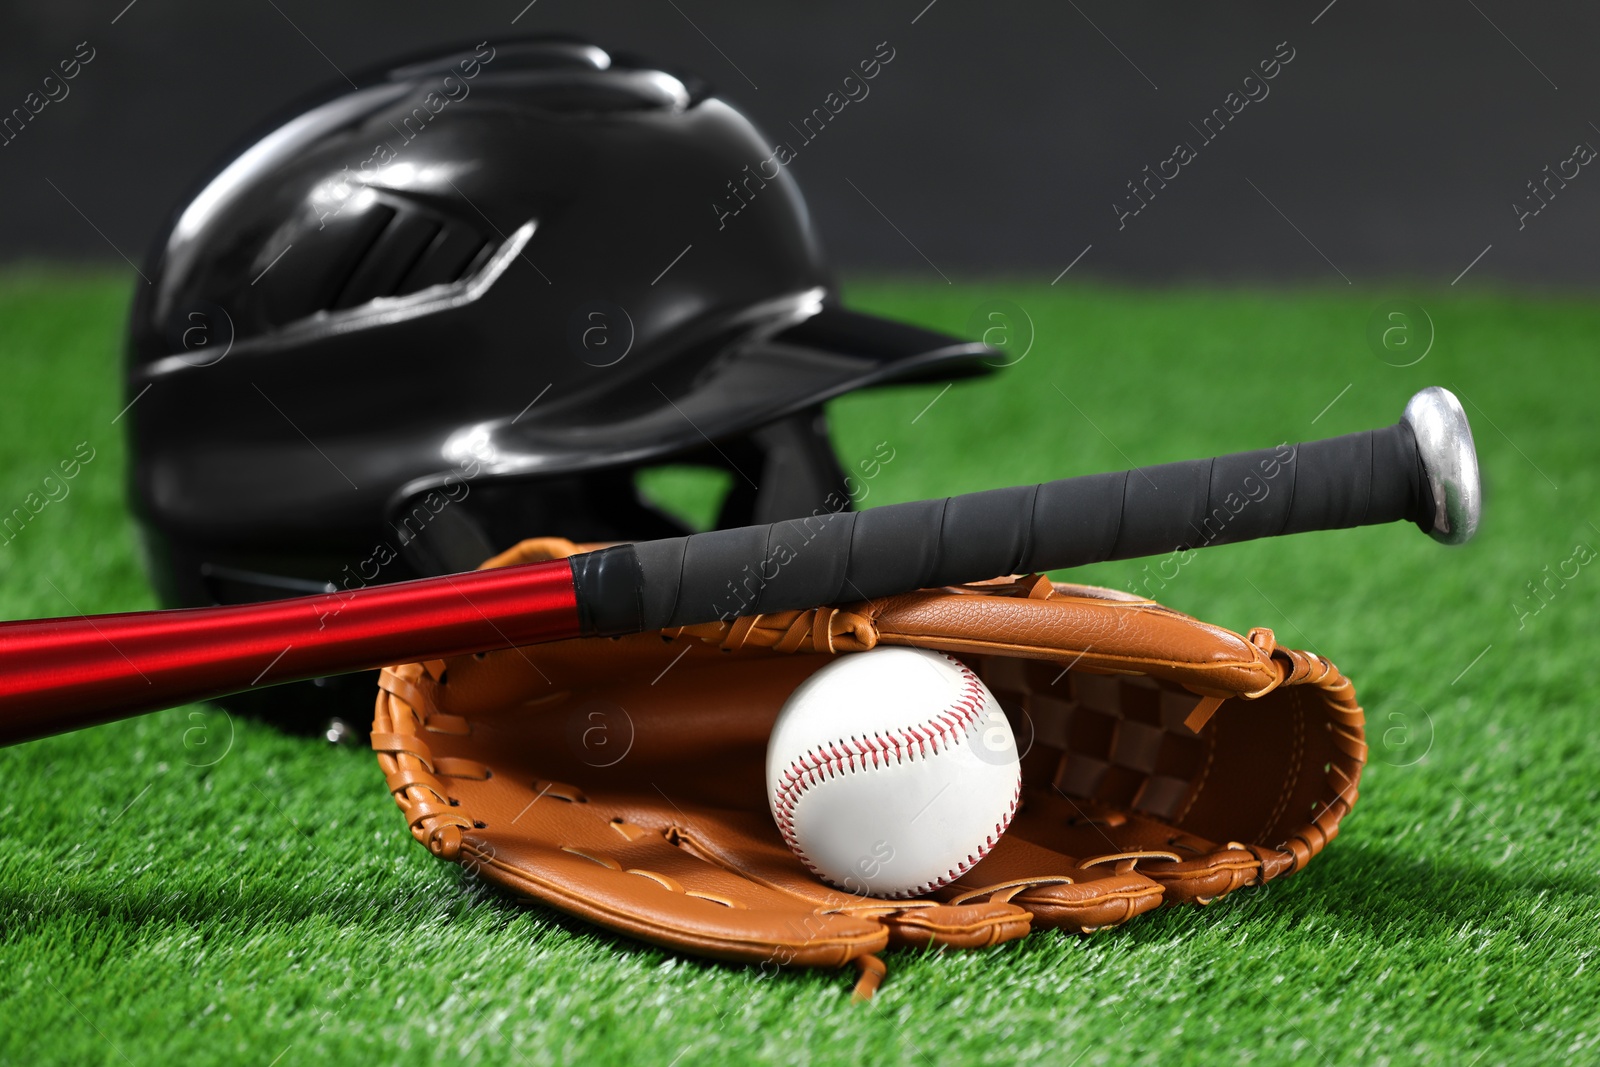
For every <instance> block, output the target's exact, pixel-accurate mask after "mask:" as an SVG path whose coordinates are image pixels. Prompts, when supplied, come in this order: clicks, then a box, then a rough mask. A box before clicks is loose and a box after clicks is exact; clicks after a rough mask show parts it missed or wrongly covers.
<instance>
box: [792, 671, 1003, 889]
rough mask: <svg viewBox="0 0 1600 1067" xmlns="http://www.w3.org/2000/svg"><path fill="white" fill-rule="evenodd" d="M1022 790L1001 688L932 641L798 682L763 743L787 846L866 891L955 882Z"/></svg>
mask: <svg viewBox="0 0 1600 1067" xmlns="http://www.w3.org/2000/svg"><path fill="white" fill-rule="evenodd" d="M1021 787H1022V768H1021V765H1020V764H1019V763H1018V760H1017V742H1016V738H1015V737H1014V736H1012V733H1011V724H1010V723H1008V722H1007V721H1006V716H1005V712H1003V711H1002V710H1001V709H1000V704H999V702H998V701H997V700H995V698H994V694H993V693H991V692H989V688H988V686H986V685H984V684H983V682H982V681H981V680H980V679H979V678H978V676H977V675H975V674H973V673H972V671H970V670H968V669H967V667H966V665H965V664H963V663H960V662H959V661H957V660H955V659H953V658H951V657H950V656H947V655H944V654H943V653H940V652H929V651H927V650H925V649H915V648H878V649H873V650H872V651H870V652H859V653H856V654H854V655H847V656H840V657H839V658H838V659H837V660H835V661H834V662H833V663H830V664H828V665H827V666H826V667H824V668H822V669H821V670H820V671H818V672H817V673H816V674H813V675H812V676H811V677H810V678H807V679H806V680H805V681H804V682H803V683H801V684H800V686H799V687H798V688H796V689H795V691H794V693H793V694H792V695H791V696H790V697H789V700H788V702H787V703H785V704H784V706H783V710H782V711H781V712H779V713H778V720H777V722H776V723H775V724H774V725H773V727H772V736H771V739H770V740H769V741H768V742H767V799H768V801H769V803H770V804H771V807H772V817H773V818H774V819H775V820H776V821H777V823H778V829H779V830H780V831H782V833H783V838H784V840H785V841H787V842H788V844H789V847H790V848H791V849H793V850H794V853H795V855H797V856H798V857H800V860H801V861H802V862H803V863H804V864H805V865H806V867H807V868H808V869H809V870H810V871H811V872H812V873H813V874H815V875H816V876H817V877H819V878H821V879H823V880H824V881H827V882H830V883H832V884H833V885H836V886H838V887H839V888H841V889H845V890H848V891H850V892H852V893H859V894H861V895H864V896H873V897H912V896H921V895H922V894H924V893H931V892H932V891H933V890H935V889H938V888H940V887H941V886H945V885H948V884H950V883H951V882H954V881H955V880H956V879H958V878H960V877H961V876H962V875H963V874H965V873H966V872H967V870H968V869H969V868H971V867H972V866H973V865H974V864H976V863H977V862H978V861H979V860H980V859H982V858H983V857H984V855H985V854H986V853H987V852H988V851H989V850H990V849H991V848H993V847H994V844H995V842H996V841H998V840H999V839H1000V835H1001V834H1003V833H1005V829H1006V827H1007V826H1008V825H1010V823H1011V816H1012V815H1013V814H1014V813H1015V812H1016V810H1017V799H1018V796H1019V795H1020V791H1021Z"/></svg>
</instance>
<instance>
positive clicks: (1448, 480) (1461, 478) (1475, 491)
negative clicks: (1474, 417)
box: [1400, 385, 1483, 545]
mask: <svg viewBox="0 0 1600 1067" xmlns="http://www.w3.org/2000/svg"><path fill="white" fill-rule="evenodd" d="M1400 421H1401V422H1403V423H1405V424H1406V425H1407V426H1410V427H1411V432H1412V434H1414V435H1415V436H1416V439H1417V454H1418V455H1419V456H1420V457H1421V458H1422V469H1423V471H1425V472H1426V473H1427V476H1428V486H1429V488H1431V489H1432V490H1433V507H1434V512H1433V528H1432V529H1430V530H1429V531H1428V534H1429V536H1431V537H1432V538H1433V539H1434V540H1435V541H1440V542H1443V543H1444V544H1447V545H1459V544H1462V543H1464V542H1466V541H1468V540H1470V539H1471V537H1472V535H1473V534H1475V533H1477V532H1478V519H1479V517H1480V516H1481V515H1482V513H1483V487H1482V486H1481V485H1480V484H1479V481H1478V453H1477V450H1476V449H1475V448H1474V447H1473V445H1472V427H1471V426H1469V425H1467V413H1466V412H1465V411H1463V410H1461V401H1459V400H1457V399H1456V395H1455V394H1454V393H1452V392H1451V391H1450V390H1448V389H1445V388H1442V387H1441V386H1437V385H1430V386H1429V387H1428V388H1426V389H1424V390H1422V392H1420V393H1418V394H1417V395H1416V396H1414V397H1412V398H1411V401H1410V402H1409V403H1408V404H1406V410H1405V414H1404V415H1402V416H1400Z"/></svg>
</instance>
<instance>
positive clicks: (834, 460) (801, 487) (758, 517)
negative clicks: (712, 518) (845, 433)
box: [717, 406, 850, 528]
mask: <svg viewBox="0 0 1600 1067" xmlns="http://www.w3.org/2000/svg"><path fill="white" fill-rule="evenodd" d="M748 441H749V444H750V446H751V447H750V449H749V451H750V452H753V453H755V454H756V455H757V456H758V457H759V460H758V462H759V464H760V467H759V469H760V473H759V475H757V476H756V477H757V481H756V482H755V484H753V485H752V484H751V483H750V482H748V481H746V480H745V479H743V478H735V480H734V484H733V487H732V489H731V490H730V491H729V493H728V496H727V499H726V500H724V501H723V505H722V512H721V514H720V515H718V516H717V525H718V527H721V528H727V527H730V526H748V525H755V524H765V523H769V522H780V521H782V520H784V519H803V518H805V517H806V516H808V515H822V514H827V513H828V512H833V511H849V510H850V494H849V493H848V492H847V490H846V488H845V477H844V470H843V468H841V467H840V466H839V457H838V456H836V455H834V452H833V443H832V442H831V441H830V440H829V438H828V419H827V416H826V415H825V414H823V411H822V408H821V407H820V406H817V407H811V408H806V409H804V410H802V411H798V412H796V413H795V414H793V415H790V416H788V417H787V418H783V419H778V420H776V421H775V422H769V423H767V424H766V425H764V426H761V427H759V428H757V429H755V430H753V431H751V433H750V435H749V438H748ZM735 473H736V474H737V473H738V472H737V471H736V472H735ZM750 473H752V474H754V473H755V472H754V471H751V472H750Z"/></svg>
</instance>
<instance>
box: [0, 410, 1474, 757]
mask: <svg viewBox="0 0 1600 1067" xmlns="http://www.w3.org/2000/svg"><path fill="white" fill-rule="evenodd" d="M1480 509H1481V493H1480V489H1479V481H1478V461H1477V455H1476V453H1475V452H1474V450H1473V444H1472V431H1471V429H1470V427H1469V426H1468V424H1467V419H1466V414H1465V413H1464V412H1463V411H1462V409H1461V405H1460V403H1459V402H1458V401H1457V400H1456V398H1455V397H1454V396H1453V395H1452V394H1451V393H1450V392H1448V391H1447V390H1445V389H1441V388H1439V387H1432V388H1429V389H1425V390H1423V391H1422V392H1420V393H1418V394H1417V395H1416V396H1414V397H1412V399H1411V402H1410V403H1409V404H1408V405H1407V406H1406V409H1405V414H1404V416H1403V417H1402V418H1401V420H1400V422H1398V423H1396V424H1395V425H1393V426H1390V427H1387V428H1385V429H1381V430H1369V431H1364V432H1362V433H1353V434H1347V435H1345V436H1343V437H1335V438H1330V439H1327V440H1322V441H1313V442H1308V443H1304V444H1300V445H1297V446H1295V447H1293V448H1289V447H1288V446H1283V447H1280V448H1279V449H1266V450H1262V451H1258V452H1241V453H1236V454H1234V455H1228V456H1221V457H1218V458H1216V459H1208V460H1195V461H1189V462H1182V463H1167V464H1162V465H1159V466H1153V467H1145V468H1141V469H1138V470H1133V471H1122V472H1118V473H1113V474H1092V475H1085V476H1082V477H1077V478H1068V479H1064V480H1061V481H1056V482H1047V483H1045V484H1043V485H1033V486H1021V487H1017V488H1012V489H996V490H990V491H988V492H981V493H971V494H968V495H965V496H954V497H947V498H945V499H942V500H923V501H916V502H912V503H906V504H893V505H888V506H885V507H878V508H872V509H869V510H866V511H859V512H822V513H818V514H815V515H812V516H809V517H807V518H803V519H793V520H788V521H784V522H777V523H772V524H770V525H766V526H749V527H742V528H739V529H731V530H717V531H712V532H709V533H699V534H690V535H688V536H686V537H674V538H667V539H664V540H659V541H646V542H640V543H636V544H624V545H615V546H612V547H608V548H603V549H600V550H598V551H595V552H588V553H584V554H581V555H576V556H572V557H570V558H568V559H564V560H553V561H549V562H544V563H532V564H524V565H521V566H516V567H506V568H502V569H498V570H490V571H476V572H472V573H467V574H452V575H445V576H443V577H438V578H424V579H419V580H416V581H410V582H397V583H394V584H390V585H379V586H372V587H368V588H363V589H358V590H355V591H344V592H334V593H327V594H321V595H316V596H306V597H295V598H292V599H285V600H274V601H267V602H264V603H258V604H242V605H231V606H226V607H212V608H178V609H171V610H165V611H141V612H129V613H124V614H116V615H99V616H78V617H75V618H59V619H45V620H39V621H31V622H8V623H0V744H13V743H16V742H20V741H27V740H31V739H34V738H38V737H44V736H47V735H49V734H54V733H61V732H63V731H66V730H72V729H77V728H80V727H84V726H92V725H95V724H98V723H102V722H107V721H110V720H112V719H117V718H122V717H125V716H129V715H134V714H138V713H140V712H144V711H152V710H157V709H160V708H167V707H173V706H175V705H178V704H185V703H189V702H191V701H197V700H205V699H209V698H212V697H218V696H224V695H226V694H229V693H236V692H240V691H243V690H246V689H250V688H252V687H255V686H262V685H276V684H280V683H283V682H291V681H300V680H303V679H307V678H316V677H322V676H325V675H329V674H341V673H345V672H349V671H357V670H366V669H371V668H375V667H380V666H383V665H385V664H390V663H402V662H407V661H410V660H418V659H439V658H444V657H447V656H453V655H461V654H465V653H469V652H485V651H491V650H494V649H502V648H512V647H515V646H518V645H527V644H536V643H539V642H543V641H554V640H560V639H563V638H570V637H579V636H585V635H615V634H624V633H637V632H640V631H644V630H653V629H659V628H662V627H667V626H680V625H688V624H693V623H701V622H710V621H714V620H716V619H719V618H731V617H734V616H737V615H748V614H754V613H759V612H774V611H784V610H790V609H795V608H808V607H815V606H817V605H821V604H829V603H836V602H840V601H858V600H870V599H872V598H875V597H881V596H887V595H890V594H894V593H901V592H906V591H908V590H912V589H919V588H923V587H927V586H941V585H958V584H961V583H965V582H972V581H980V580H983V579H987V578H993V577H995V576H997V575H1003V574H1016V573H1028V572H1033V571H1045V570H1055V569H1058V568H1063V567H1074V566H1079V565H1083V564H1087V563H1095V562H1099V561H1102V560H1113V559H1128V558H1132V557H1136V556H1145V555H1152V554H1158V553H1164V552H1169V551H1172V550H1174V549H1177V548H1181V547H1185V546H1188V547H1201V546H1204V545H1209V544H1226V543H1232V542H1237V541H1246V540H1251V539H1254V538H1259V537H1271V536H1277V535H1280V534H1289V533H1300V532H1303V531H1308V530H1328V529H1342V528H1346V527H1351V526H1361V525H1370V524H1375V523H1387V522H1395V521H1399V520H1402V519H1405V520H1410V521H1412V522H1414V523H1416V524H1417V525H1418V526H1419V527H1421V529H1422V530H1423V531H1424V532H1426V533H1429V534H1431V535H1432V536H1433V537H1434V538H1435V539H1437V540H1439V541H1442V542H1445V543H1447V544H1459V543H1461V542H1463V541H1465V540H1467V539H1468V538H1469V537H1471V536H1472V534H1473V532H1474V531H1475V529H1476V528H1477V524H1478V517H1479V512H1480Z"/></svg>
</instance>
